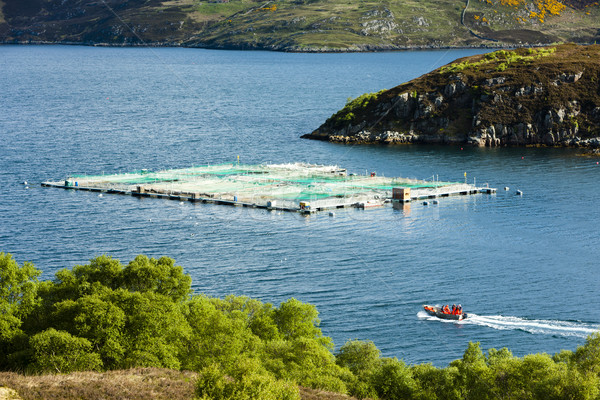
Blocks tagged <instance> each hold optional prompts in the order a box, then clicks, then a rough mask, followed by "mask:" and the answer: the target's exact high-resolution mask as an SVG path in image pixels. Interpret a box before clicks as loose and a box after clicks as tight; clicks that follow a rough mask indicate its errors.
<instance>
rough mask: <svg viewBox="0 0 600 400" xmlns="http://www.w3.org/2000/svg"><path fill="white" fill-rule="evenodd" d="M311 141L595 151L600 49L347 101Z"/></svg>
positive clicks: (512, 56) (536, 52)
mask: <svg viewBox="0 0 600 400" xmlns="http://www.w3.org/2000/svg"><path fill="white" fill-rule="evenodd" d="M304 137H305V138H309V139H319V140H328V141H333V142H343V143H350V142H353V143H414V142H421V143H461V144H462V143H465V144H467V143H468V144H473V145H476V146H504V145H514V146H524V145H548V146H581V147H598V146H600V45H590V46H580V45H574V44H567V45H559V46H553V47H547V48H537V49H531V48H529V49H523V48H521V49H517V50H513V51H506V50H499V51H495V52H492V53H488V54H483V55H477V56H471V57H466V58H462V59H459V60H456V61H454V62H452V63H450V64H448V65H446V66H443V67H441V68H439V69H437V70H435V71H432V72H430V73H428V74H425V75H423V76H421V77H419V78H417V79H414V80H412V81H410V82H407V83H404V84H401V85H399V86H396V87H395V88H392V89H390V90H384V91H381V92H379V93H370V94H365V95H362V96H360V97H359V98H357V99H354V100H352V101H350V102H349V103H348V104H347V105H346V106H345V107H344V108H343V109H342V110H340V111H338V112H337V113H336V114H334V115H333V116H331V118H329V119H328V120H327V121H326V122H325V123H324V124H323V125H321V126H320V127H319V128H318V129H317V130H315V131H314V132H312V133H310V134H307V135H305V136H304Z"/></svg>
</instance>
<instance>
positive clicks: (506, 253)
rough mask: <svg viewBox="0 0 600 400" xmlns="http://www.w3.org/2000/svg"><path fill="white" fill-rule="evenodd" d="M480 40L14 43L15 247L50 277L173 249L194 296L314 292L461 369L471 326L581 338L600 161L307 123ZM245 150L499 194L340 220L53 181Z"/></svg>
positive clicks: (385, 346) (514, 339)
mask: <svg viewBox="0 0 600 400" xmlns="http://www.w3.org/2000/svg"><path fill="white" fill-rule="evenodd" d="M475 53H476V51H466V50H453V51H421V52H401V53H377V54H282V53H268V52H234V51H209V50H198V49H141V48H140V49H137V48H136V49H127V48H125V49H121V48H118V49H113V48H92V47H64V46H46V47H44V46H0V71H1V73H0V183H1V184H2V187H1V188H0V251H5V252H10V253H12V254H13V255H14V256H15V258H16V259H17V261H18V262H19V263H23V262H24V261H32V262H33V263H34V264H35V265H36V266H37V267H38V268H40V269H42V270H43V272H44V275H43V277H44V278H45V279H50V278H51V277H52V276H53V274H54V273H55V272H56V271H57V270H58V269H60V268H64V267H72V266H73V265H76V264H83V263H86V262H87V261H88V260H89V259H90V258H92V257H94V256H96V255H100V254H110V255H112V256H114V257H116V258H119V259H121V260H122V261H123V262H124V263H126V262H128V261H129V260H131V259H132V258H133V257H135V255H137V254H141V253H142V254H147V255H149V256H153V257H160V256H162V255H167V256H170V257H173V258H175V259H176V261H177V263H178V264H179V265H182V266H183V267H184V268H185V270H186V272H188V273H189V274H190V275H191V276H192V278H193V282H194V283H193V284H194V289H195V290H196V291H197V292H204V293H207V294H210V295H214V296H225V295H227V294H230V293H233V294H237V295H247V296H251V297H256V298H259V299H261V300H263V301H266V302H272V303H275V304H278V303H279V302H281V301H283V300H285V299H287V298H290V297H296V298H298V299H300V300H302V301H305V302H310V303H313V304H315V305H316V306H317V308H318V309H319V311H320V313H321V320H322V324H321V326H322V328H323V331H324V333H325V334H326V335H329V336H331V337H332V338H333V339H334V341H335V343H336V345H338V346H340V345H342V344H343V343H344V342H345V341H346V340H348V339H354V338H359V339H370V340H373V341H374V342H375V344H376V345H377V346H378V347H379V348H380V349H381V350H382V352H383V353H384V355H386V356H396V357H398V358H402V359H404V360H405V361H406V362H408V363H420V362H432V363H434V364H435V365H438V366H445V365H446V364H447V363H448V362H449V361H451V360H453V359H456V358H459V357H461V356H462V353H463V351H464V349H465V348H466V345H467V343H468V342H469V341H480V342H481V344H482V347H483V348H484V349H488V348H490V347H496V348H500V347H505V346H506V347H509V348H510V349H511V350H512V351H513V353H514V354H517V355H523V354H526V353H534V352H549V353H554V352H557V351H559V350H561V349H575V347H576V346H578V345H580V344H582V343H583V342H584V340H585V337H586V336H587V335H588V334H590V333H591V332H593V331H594V330H596V329H598V328H600V308H599V307H598V295H597V293H598V292H597V290H598V289H597V288H598V287H599V284H600V271H598V268H597V267H598V260H600V247H599V246H598V243H599V240H600V229H599V227H600V214H599V213H598V206H597V199H598V198H599V197H600V185H598V176H599V174H600V165H597V161H598V160H597V159H593V158H589V157H582V156H580V155H579V152H578V151H576V150H567V149H473V148H464V150H461V149H460V147H437V146H400V147H385V146H344V145H334V144H329V143H322V142H315V141H307V140H302V139H299V137H300V135H301V134H303V133H307V132H310V131H312V130H313V129H315V128H317V127H318V126H319V125H320V124H321V123H322V122H323V121H324V120H325V119H327V118H328V117H329V116H330V115H331V114H332V113H334V112H335V111H337V110H338V109H339V108H341V107H343V105H344V104H345V102H346V99H347V98H348V97H356V96H358V95H360V94H362V93H364V92H372V91H378V90H381V89H384V88H391V87H393V86H395V85H397V84H400V83H402V82H405V81H407V80H409V79H412V78H414V77H417V76H419V75H421V74H423V73H425V72H428V71H429V70H431V69H433V68H436V67H438V66H440V65H442V64H445V63H447V62H450V61H451V60H453V59H455V58H458V57H462V56H466V55H471V54H475ZM237 155H239V156H240V160H241V161H242V162H244V163H261V162H272V163H280V162H296V161H304V162H311V163H320V164H337V165H340V166H342V167H346V168H348V169H349V170H350V171H353V172H363V173H364V171H365V170H366V171H376V172H377V173H378V174H383V175H385V176H404V177H414V178H421V179H427V178H430V177H432V176H433V175H436V176H438V177H439V179H441V180H462V179H464V172H467V176H468V180H469V181H472V180H473V179H476V180H477V183H478V184H480V183H484V182H487V183H489V184H490V185H491V186H492V187H497V188H498V189H499V190H498V193H497V194H496V195H492V196H489V195H477V196H468V197H454V198H448V199H442V200H441V201H440V204H439V205H436V206H429V207H424V206H422V205H421V204H417V203H413V204H411V205H410V207H409V208H407V209H404V210H393V209H392V208H383V209H378V210H369V211H366V212H365V211H358V210H346V211H339V212H337V213H336V216H335V217H334V218H331V217H329V216H328V215H327V213H322V214H316V215H311V216H308V217H302V216H299V215H295V214H289V213H273V212H267V211H262V210H249V209H239V208H230V207H225V206H213V205H205V204H188V203H185V204H180V203H179V202H176V201H163V200H157V199H138V198H133V197H127V196H111V195H104V196H103V197H98V195H97V194H94V193H85V192H74V191H64V190H58V189H50V188H42V187H40V186H39V183H40V182H41V181H44V180H52V179H56V180H58V179H61V178H64V177H66V176H67V175H69V174H73V173H94V174H97V173H102V172H105V173H114V172H119V171H122V172H125V171H130V170H136V169H141V168H148V169H153V170H157V169H161V168H177V167H187V166H190V165H194V164H196V165H198V164H206V163H219V162H226V161H234V160H235V159H236V156H237ZM24 181H27V182H28V185H27V186H26V185H24V184H23V182H24ZM505 186H508V187H510V190H509V191H504V190H503V188H504V187H505ZM516 189H520V190H522V191H523V192H524V195H523V196H522V197H521V196H515V190H516ZM455 302H456V303H461V304H462V305H463V307H464V309H465V310H466V311H468V312H473V313H474V314H476V315H475V316H474V318H473V319H472V320H470V321H465V322H464V323H461V324H456V323H443V322H439V321H434V320H430V319H428V318H425V317H424V316H423V315H422V313H420V310H421V305H422V304H424V303H434V304H435V303H438V304H441V303H450V304H451V303H455Z"/></svg>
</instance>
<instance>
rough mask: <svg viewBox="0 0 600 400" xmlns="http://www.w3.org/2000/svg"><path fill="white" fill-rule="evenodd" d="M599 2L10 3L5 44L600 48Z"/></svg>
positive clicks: (2, 19) (0, 37)
mask: <svg viewBox="0 0 600 400" xmlns="http://www.w3.org/2000/svg"><path fill="white" fill-rule="evenodd" d="M598 21H600V7H599V6H598V2H596V1H594V0H563V1H562V2H561V1H559V0H544V1H542V0H532V1H530V0H469V1H467V2H464V1H462V0H461V1H457V0H438V1H436V2H432V1H430V0H424V1H416V0H389V1H386V2H381V1H375V0H364V1H350V0H283V1H279V2H277V1H258V0H219V1H217V0H211V1H199V0H127V1H121V0H103V1H91V2H90V1H83V0H64V1H60V2H58V1H51V0H3V1H0V42H4V43H29V42H48V43H80V44H107V45H142V44H150V45H166V46H197V47H210V48H228V49H232V48H235V49H269V50H282V51H314V52H320V51H371V50H387V49H405V48H438V47H447V46H450V47H453V46H454V47H457V46H458V47H462V46H477V47H478V46H502V45H505V44H521V45H525V44H529V45H538V44H550V43H554V42H558V41H572V42H579V43H594V42H595V41H597V40H598V39H599V38H600V26H599V25H598Z"/></svg>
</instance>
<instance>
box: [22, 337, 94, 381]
mask: <svg viewBox="0 0 600 400" xmlns="http://www.w3.org/2000/svg"><path fill="white" fill-rule="evenodd" d="M30 345H31V349H32V351H33V360H34V362H33V365H32V369H33V370H34V371H54V372H58V373H69V372H73V371H97V370H100V369H101V368H102V360H101V359H100V356H99V355H98V354H97V353H94V352H93V351H92V344H91V343H90V341H89V340H87V339H84V338H78V337H76V336H72V335H71V334H70V333H68V332H64V331H57V330H55V329H53V328H50V329H48V330H45V331H44V332H40V333H38V334H37V335H35V336H33V337H32V338H31V340H30Z"/></svg>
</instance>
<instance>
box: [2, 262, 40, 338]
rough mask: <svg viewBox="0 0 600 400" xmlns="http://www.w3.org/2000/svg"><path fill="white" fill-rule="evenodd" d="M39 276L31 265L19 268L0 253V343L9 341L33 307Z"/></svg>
mask: <svg viewBox="0 0 600 400" xmlns="http://www.w3.org/2000/svg"><path fill="white" fill-rule="evenodd" d="M40 274H41V271H39V270H37V269H35V267H34V266H33V264H31V263H28V262H26V263H24V264H23V266H22V267H20V266H19V264H17V262H16V261H15V260H13V258H12V255H11V254H8V253H0V341H6V340H10V338H11V337H13V336H14V335H15V334H16V333H17V332H18V331H19V329H20V326H21V319H22V318H23V317H25V316H27V315H28V314H29V313H31V311H32V310H33V308H34V307H35V305H36V303H37V301H38V298H37V284H38V280H37V278H38V276H39V275H40Z"/></svg>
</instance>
